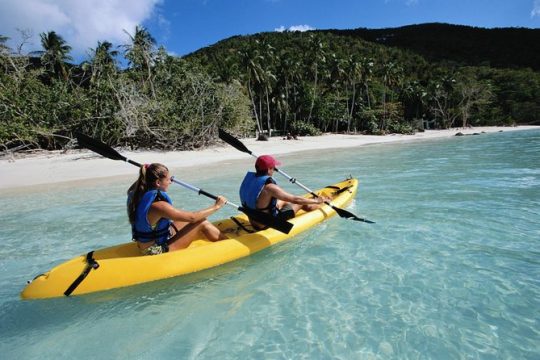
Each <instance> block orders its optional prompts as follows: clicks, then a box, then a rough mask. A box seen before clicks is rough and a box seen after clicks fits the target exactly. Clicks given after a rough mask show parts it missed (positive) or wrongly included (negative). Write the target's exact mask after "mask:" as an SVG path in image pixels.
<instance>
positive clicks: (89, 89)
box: [0, 24, 540, 151]
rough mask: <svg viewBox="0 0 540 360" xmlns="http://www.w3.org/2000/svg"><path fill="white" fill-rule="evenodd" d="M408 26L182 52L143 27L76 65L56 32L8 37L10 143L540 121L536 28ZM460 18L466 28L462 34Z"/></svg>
mask: <svg viewBox="0 0 540 360" xmlns="http://www.w3.org/2000/svg"><path fill="white" fill-rule="evenodd" d="M437 26H438V27H437ZM412 28H414V29H413V30H415V31H413V30H411V27H405V28H400V29H383V30H384V31H383V30H365V29H357V30H350V31H343V30H340V31H338V30H328V31H312V32H306V33H300V32H284V33H261V34H256V35H252V36H243V37H233V38H230V39H227V40H224V41H221V42H219V43H217V44H215V45H213V46H211V47H208V48H204V49H201V50H199V51H197V52H195V53H193V54H190V55H188V56H186V57H184V58H178V57H173V56H170V55H168V54H167V53H166V50H165V49H164V48H163V47H159V48H158V47H157V45H156V43H155V40H154V39H153V38H152V36H151V35H150V34H149V33H148V32H147V31H146V30H145V29H144V28H142V27H137V28H136V30H135V33H134V34H133V35H130V43H129V44H125V45H123V46H121V47H119V48H113V46H112V44H111V43H109V42H107V41H105V42H99V43H98V44H97V46H96V48H95V49H91V56H90V58H89V60H88V61H85V62H83V63H82V64H78V65H72V64H70V63H68V61H69V60H71V58H70V56H69V52H70V50H71V48H70V46H69V45H68V44H66V42H65V41H64V40H63V38H62V37H61V36H60V35H58V34H56V33H55V32H53V31H51V32H48V33H44V34H41V45H42V48H43V50H42V51H40V52H36V53H33V54H21V52H20V50H18V51H16V50H13V49H10V48H8V47H7V46H6V45H5V44H6V40H7V38H5V37H2V36H0V119H1V122H0V144H1V145H2V147H3V148H4V149H6V150H7V149H10V150H11V151H16V150H20V149H27V148H44V149H60V148H66V147H70V146H73V142H72V140H71V139H72V138H73V133H74V132H76V131H81V132H84V133H86V134H88V135H90V136H93V137H96V138H99V139H101V140H103V141H105V142H107V143H109V144H110V145H123V146H131V147H145V148H152V147H155V148H168V149H173V148H175V149H188V148H195V147H199V146H205V145H208V144H210V143H212V142H213V141H215V139H216V128H217V127H218V126H222V127H224V128H227V129H229V130H231V131H232V132H234V133H237V134H244V135H247V134H254V131H258V132H259V133H269V132H270V133H272V132H273V133H274V134H275V132H276V131H278V132H279V133H288V132H291V133H294V134H298V135H316V134H319V133H321V132H329V131H332V132H363V133H371V134H384V133H389V132H399V133H410V132H413V131H416V130H419V129H423V128H424V127H426V126H428V127H430V128H448V127H453V126H469V125H512V124H516V123H519V124H526V123H534V122H538V120H539V119H540V100H539V99H540V73H539V69H538V68H536V67H535V66H529V67H527V66H528V65H527V64H529V63H530V61H529V60H534V59H537V58H538V53H539V52H537V53H535V54H529V55H526V54H528V53H527V51H526V50H527V47H528V48H530V49H535V47H534V46H536V47H538V44H539V43H540V30H538V29H536V30H531V29H521V30H520V29H514V30H512V29H508V31H507V32H504V31H502V30H504V29H493V30H488V29H476V28H468V27H452V26H450V25H441V24H438V25H437V24H435V25H434V24H429V25H426V27H424V28H422V27H412ZM445 29H446V31H444V30H445ZM391 30H392V32H391V33H392V34H393V35H392V36H390V31H391ZM370 31H372V32H370ZM455 31H458V33H459V32H460V31H461V34H463V33H467V34H469V35H468V37H467V38H462V40H463V42H462V43H463V45H464V46H463V47H460V46H459V42H457V43H456V40H455V37H456V36H455V33H454V32H455ZM520 31H521V32H520ZM516 32H517V33H519V34H520V36H523V37H524V38H525V39H526V40H527V41H525V43H524V44H523V45H522V47H520V45H518V43H517V42H515V43H512V51H514V54H520V55H522V56H521V57H519V56H518V57H512V56H509V55H508V54H507V51H505V50H504V49H503V48H502V47H503V45H502V42H504V41H507V40H508V39H509V35H508V34H514V33H516ZM403 34H405V35H403ZM434 34H436V37H434ZM445 34H446V35H445ZM523 34H526V36H525V35H523ZM445 36H446V37H445ZM475 36H476V37H475ZM435 38H437V39H438V41H435ZM366 39H367V40H366ZM475 39H477V40H475ZM486 39H490V43H489V44H490V46H491V48H492V49H493V50H492V51H491V52H489V53H486V52H485V51H484V50H485V44H484V43H483V42H485V41H486ZM493 39H498V41H499V42H497V41H495V40H493ZM368 40H370V41H368ZM405 40H407V41H405ZM475 41H477V42H478V43H477V44H476V45H477V47H475V46H474V45H475ZM531 41H532V42H534V41H536V45H531V44H530V42H531ZM380 43H383V44H386V45H382V44H380ZM421 44H423V45H421ZM387 45H392V46H387ZM20 48H21V47H19V49H20ZM448 49H461V51H460V52H457V51H455V52H453V53H452V54H451V55H450V54H448V51H447V50H448ZM476 49H478V50H476ZM121 56H123V58H124V59H125V62H126V63H127V67H126V68H123V69H122V68H120V67H119V65H118V64H119V58H120V57H121ZM526 56H529V57H530V59H527V58H525V59H524V58H523V57H526ZM534 61H536V60H534ZM534 61H533V64H536V65H537V64H538V63H539V62H538V61H536V62H534Z"/></svg>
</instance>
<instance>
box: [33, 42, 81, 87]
mask: <svg viewBox="0 0 540 360" xmlns="http://www.w3.org/2000/svg"><path fill="white" fill-rule="evenodd" d="M39 36H40V37H41V47H42V48H43V51H37V52H35V53H37V54H40V55H41V62H42V63H43V65H45V66H46V67H47V68H48V70H49V72H50V73H52V74H55V75H56V76H60V75H61V76H62V77H63V78H64V80H67V79H68V72H67V70H66V61H68V60H73V58H72V57H71V56H69V52H70V51H71V46H69V45H67V43H66V41H65V40H64V39H63V38H62V37H61V36H60V35H58V34H57V33H56V32H54V31H49V32H48V33H41V34H40V35H39Z"/></svg>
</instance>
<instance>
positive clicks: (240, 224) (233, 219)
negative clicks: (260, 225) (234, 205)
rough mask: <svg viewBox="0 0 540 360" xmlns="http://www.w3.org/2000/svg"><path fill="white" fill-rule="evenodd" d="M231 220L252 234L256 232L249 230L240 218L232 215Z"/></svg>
mask: <svg viewBox="0 0 540 360" xmlns="http://www.w3.org/2000/svg"><path fill="white" fill-rule="evenodd" d="M231 220H232V221H234V223H235V224H236V225H238V226H239V227H240V228H241V229H242V230H244V231H245V232H247V233H250V234H253V233H254V232H255V231H252V230H249V229H248V228H246V227H245V226H244V224H242V223H241V222H240V220H238V219H237V218H235V217H234V216H231Z"/></svg>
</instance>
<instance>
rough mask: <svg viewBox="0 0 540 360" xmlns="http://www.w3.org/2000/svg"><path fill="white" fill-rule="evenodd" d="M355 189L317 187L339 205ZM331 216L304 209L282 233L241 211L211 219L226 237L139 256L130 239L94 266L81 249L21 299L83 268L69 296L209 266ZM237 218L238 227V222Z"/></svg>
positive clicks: (57, 291) (60, 289) (49, 292)
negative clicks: (258, 226)
mask: <svg viewBox="0 0 540 360" xmlns="http://www.w3.org/2000/svg"><path fill="white" fill-rule="evenodd" d="M357 188H358V181H357V180H356V179H347V180H345V181H342V182H340V183H337V184H334V185H331V186H328V187H325V188H323V189H320V190H318V191H316V193H317V194H318V195H322V196H329V197H331V198H332V199H333V200H332V205H333V206H335V207H338V208H343V207H345V206H347V205H348V204H349V203H350V202H351V201H352V199H353V198H354V196H355V195H356V191H357ZM305 196H306V197H307V196H308V195H305ZM334 215H336V212H335V211H334V210H333V209H332V207H331V206H328V205H324V206H322V207H321V208H320V209H318V210H315V211H311V212H308V213H306V212H299V213H298V214H297V216H296V217H295V218H294V219H291V220H289V221H290V222H291V223H293V224H294V226H293V228H292V230H291V231H290V233H289V234H284V233H281V232H279V231H277V230H275V229H272V228H269V229H266V230H262V231H258V232H249V230H250V229H252V227H251V225H249V222H248V220H247V217H246V216H245V215H244V214H238V215H235V216H234V218H235V219H236V222H235V221H233V220H232V219H224V220H220V221H216V222H214V225H216V226H217V227H218V228H220V229H221V230H222V231H223V232H224V233H225V234H226V235H227V236H228V237H229V239H227V240H222V241H218V242H210V241H208V240H206V239H198V240H195V241H194V242H193V243H192V244H191V245H190V246H189V247H188V248H187V249H183V250H178V251H172V252H168V253H165V254H161V255H154V256H141V255H140V252H139V249H138V248H137V245H136V243H135V242H133V241H131V242H129V243H125V244H120V245H116V246H112V247H108V248H103V249H99V250H96V251H94V252H93V253H92V256H91V257H92V259H93V260H94V261H95V263H96V264H97V265H94V267H91V266H90V265H89V262H88V260H87V255H86V254H85V255H81V256H78V257H75V258H73V259H71V260H68V261H66V262H64V263H62V264H60V265H58V266H56V267H54V268H53V269H51V270H50V271H48V272H46V273H44V274H41V275H38V276H36V278H35V279H34V280H32V281H31V282H30V283H29V284H28V285H27V286H26V287H25V288H24V289H23V291H22V292H21V298H23V299H40V298H51V297H59V296H64V295H65V293H66V291H67V290H68V289H69V288H70V286H72V284H73V283H74V281H75V280H76V279H78V278H79V277H80V276H81V274H83V273H85V272H87V275H86V276H85V277H84V278H83V279H82V280H81V281H80V283H79V284H78V286H76V288H75V289H74V290H73V291H72V292H71V295H82V294H87V293H92V292H96V291H104V290H109V289H114V288H120V287H125V286H131V285H136V284H141V283H145V282H150V281H155V280H160V279H165V278H170V277H175V276H180V275H185V274H189V273H193V272H196V271H200V270H204V269H208V268H212V267H215V266H219V265H222V264H225V263H228V262H231V261H235V260H238V259H240V258H243V257H246V256H249V255H251V254H254V253H256V252H258V251H260V250H263V249H265V248H267V247H269V246H271V245H274V244H277V243H279V242H282V241H284V240H287V239H289V238H291V237H294V236H295V235H298V234H300V233H302V232H304V231H306V230H308V229H310V228H311V227H313V226H314V225H316V224H318V223H321V222H323V221H325V220H327V219H329V218H330V217H332V216H334ZM238 222H239V223H240V224H242V226H243V227H241V226H239V225H238V224H237V223H238Z"/></svg>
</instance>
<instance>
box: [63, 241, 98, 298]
mask: <svg viewBox="0 0 540 360" xmlns="http://www.w3.org/2000/svg"><path fill="white" fill-rule="evenodd" d="M93 254H94V252H93V251H90V252H89V253H88V254H86V267H85V268H84V270H83V272H82V273H81V275H79V277H78V278H76V279H75V281H74V282H73V283H72V284H71V285H70V286H69V287H68V288H67V290H66V291H65V292H64V295H66V296H69V295H71V293H72V292H73V291H75V289H76V288H77V286H79V284H80V283H81V282H82V281H83V280H84V279H85V278H86V276H88V273H90V270H92V269H97V268H99V264H98V263H97V261H96V260H95V259H94V258H93V257H92V255H93Z"/></svg>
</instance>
